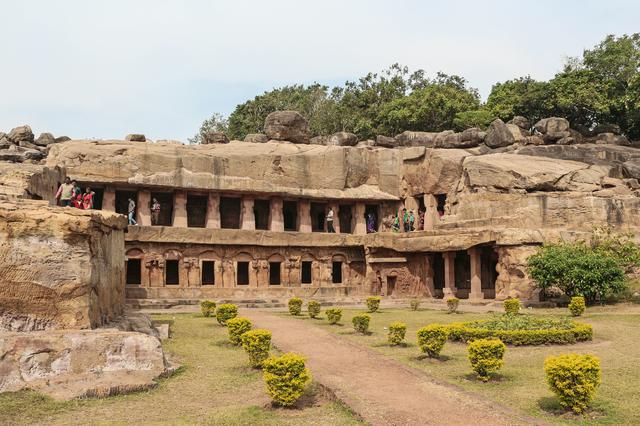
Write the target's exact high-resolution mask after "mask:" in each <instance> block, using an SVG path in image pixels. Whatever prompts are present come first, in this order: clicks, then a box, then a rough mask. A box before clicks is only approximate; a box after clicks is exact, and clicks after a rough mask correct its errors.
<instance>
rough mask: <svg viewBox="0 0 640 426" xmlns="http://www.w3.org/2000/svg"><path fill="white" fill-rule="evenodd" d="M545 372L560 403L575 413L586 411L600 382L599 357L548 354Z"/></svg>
mask: <svg viewBox="0 0 640 426" xmlns="http://www.w3.org/2000/svg"><path fill="white" fill-rule="evenodd" d="M544 372H545V374H546V376H547V383H548V384H549V387H550V388H551V390H552V391H553V393H555V394H556V396H557V397H558V399H559V400H560V405H562V406H563V407H564V408H569V409H571V410H573V411H574V412H575V413H582V412H584V411H585V410H586V409H587V407H589V404H590V403H591V400H593V397H594V396H595V394H596V389H597V388H598V385H600V359H598V358H597V357H595V356H593V355H578V354H565V355H559V356H556V357H548V358H547V359H546V360H545V361H544Z"/></svg>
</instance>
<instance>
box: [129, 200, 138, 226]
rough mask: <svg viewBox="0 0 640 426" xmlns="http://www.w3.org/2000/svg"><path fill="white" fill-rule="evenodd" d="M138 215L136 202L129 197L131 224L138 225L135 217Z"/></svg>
mask: <svg viewBox="0 0 640 426" xmlns="http://www.w3.org/2000/svg"><path fill="white" fill-rule="evenodd" d="M135 216H136V202H135V201H133V200H132V199H131V198H129V225H137V224H138V222H136V219H135Z"/></svg>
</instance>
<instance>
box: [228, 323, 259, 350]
mask: <svg viewBox="0 0 640 426" xmlns="http://www.w3.org/2000/svg"><path fill="white" fill-rule="evenodd" d="M252 327H253V324H251V321H250V320H249V319H248V318H241V317H236V318H231V319H229V320H227V328H228V329H229V341H230V342H231V343H233V344H234V345H236V346H237V345H241V344H242V340H241V337H242V335H243V334H244V333H246V332H247V331H249V330H251V328H252Z"/></svg>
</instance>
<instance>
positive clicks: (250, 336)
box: [240, 328, 271, 368]
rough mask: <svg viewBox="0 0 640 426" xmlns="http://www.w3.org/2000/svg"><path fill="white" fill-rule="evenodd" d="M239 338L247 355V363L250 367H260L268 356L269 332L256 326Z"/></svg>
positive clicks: (269, 346) (269, 347)
mask: <svg viewBox="0 0 640 426" xmlns="http://www.w3.org/2000/svg"><path fill="white" fill-rule="evenodd" d="M240 340H241V341H242V348H243V349H244V350H245V351H246V352H247V355H249V363H250V364H251V366H252V367H255V368H260V366H262V362H263V361H264V360H265V359H267V358H269V350H270V349H271V332H270V331H269V330H264V329H260V328H256V329H254V330H249V331H247V332H246V333H244V334H243V335H242V336H241V337H240Z"/></svg>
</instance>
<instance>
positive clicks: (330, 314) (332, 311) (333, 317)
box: [324, 308, 342, 324]
mask: <svg viewBox="0 0 640 426" xmlns="http://www.w3.org/2000/svg"><path fill="white" fill-rule="evenodd" d="M324 313H325V314H326V315H327V320H328V321H329V324H337V323H339V322H340V318H342V309H340V308H329V309H327V310H326V311H324Z"/></svg>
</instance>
